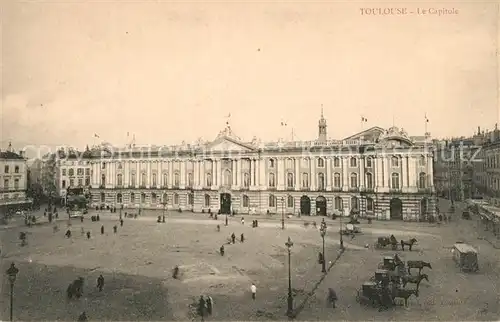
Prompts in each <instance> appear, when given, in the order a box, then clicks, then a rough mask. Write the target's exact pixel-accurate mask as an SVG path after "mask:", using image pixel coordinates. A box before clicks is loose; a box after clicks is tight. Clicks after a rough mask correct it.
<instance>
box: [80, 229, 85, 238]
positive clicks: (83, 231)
mask: <svg viewBox="0 0 500 322" xmlns="http://www.w3.org/2000/svg"><path fill="white" fill-rule="evenodd" d="M80 232H81V234H82V236H83V235H85V229H83V227H81V228H80Z"/></svg>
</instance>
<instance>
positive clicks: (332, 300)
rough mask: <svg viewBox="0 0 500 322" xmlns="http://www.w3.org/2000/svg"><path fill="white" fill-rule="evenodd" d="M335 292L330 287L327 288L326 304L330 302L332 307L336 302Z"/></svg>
mask: <svg viewBox="0 0 500 322" xmlns="http://www.w3.org/2000/svg"><path fill="white" fill-rule="evenodd" d="M337 300H338V298H337V293H335V290H334V289H333V288H331V287H329V288H328V304H331V305H332V307H333V308H335V302H337Z"/></svg>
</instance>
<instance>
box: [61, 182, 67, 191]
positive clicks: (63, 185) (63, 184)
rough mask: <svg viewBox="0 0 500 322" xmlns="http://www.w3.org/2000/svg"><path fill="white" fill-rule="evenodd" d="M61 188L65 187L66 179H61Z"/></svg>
mask: <svg viewBox="0 0 500 322" xmlns="http://www.w3.org/2000/svg"><path fill="white" fill-rule="evenodd" d="M61 186H62V188H63V189H65V188H66V180H63V181H62V184H61Z"/></svg>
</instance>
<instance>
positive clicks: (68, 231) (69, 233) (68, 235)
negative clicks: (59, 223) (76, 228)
mask: <svg viewBox="0 0 500 322" xmlns="http://www.w3.org/2000/svg"><path fill="white" fill-rule="evenodd" d="M64 235H65V236H66V237H67V238H71V230H69V229H68V230H66V234H64Z"/></svg>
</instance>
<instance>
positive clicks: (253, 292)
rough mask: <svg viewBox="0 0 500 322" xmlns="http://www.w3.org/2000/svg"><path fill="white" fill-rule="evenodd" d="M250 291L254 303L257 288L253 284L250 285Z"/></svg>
mask: <svg viewBox="0 0 500 322" xmlns="http://www.w3.org/2000/svg"><path fill="white" fill-rule="evenodd" d="M250 291H252V300H254V301H255V297H256V295H257V286H255V283H252V286H250Z"/></svg>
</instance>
